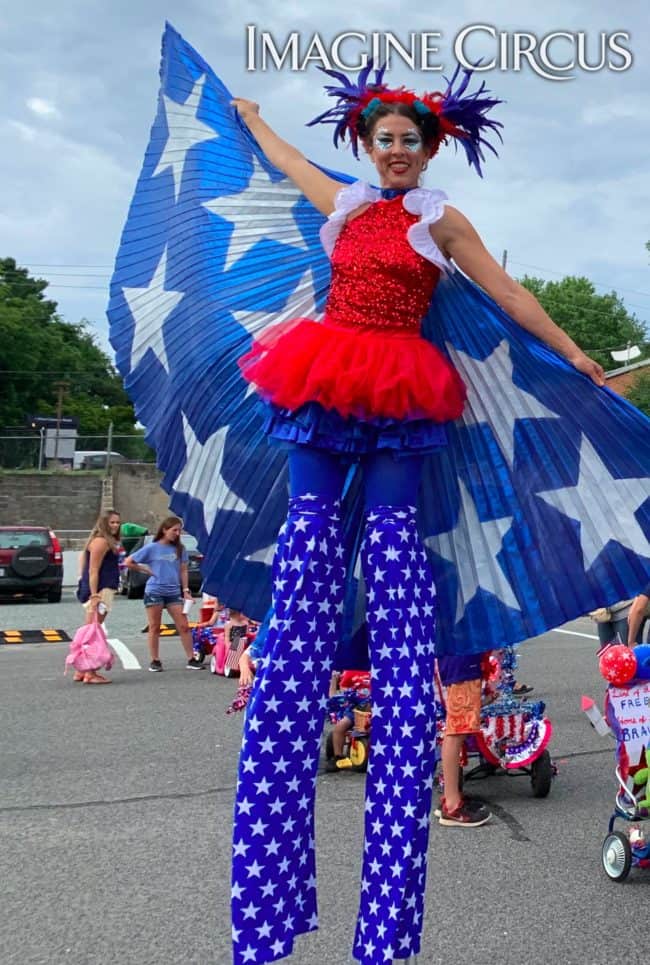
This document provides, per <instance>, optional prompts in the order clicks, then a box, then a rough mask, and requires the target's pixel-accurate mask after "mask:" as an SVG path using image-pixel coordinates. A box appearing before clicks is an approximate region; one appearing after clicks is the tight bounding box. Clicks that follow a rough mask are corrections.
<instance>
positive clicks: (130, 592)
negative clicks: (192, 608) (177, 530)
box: [120, 533, 203, 600]
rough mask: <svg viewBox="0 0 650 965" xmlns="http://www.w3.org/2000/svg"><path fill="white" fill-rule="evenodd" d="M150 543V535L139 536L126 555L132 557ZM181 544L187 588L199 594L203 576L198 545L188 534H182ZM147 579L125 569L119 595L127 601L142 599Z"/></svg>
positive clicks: (151, 539)
mask: <svg viewBox="0 0 650 965" xmlns="http://www.w3.org/2000/svg"><path fill="white" fill-rule="evenodd" d="M151 542H153V536H152V535H151V534H150V533H148V534H147V535H146V536H141V537H140V539H139V540H138V541H137V543H136V544H135V545H134V546H133V548H132V549H131V550H129V553H128V555H129V556H132V555H133V553H135V552H136V550H139V549H140V548H141V547H142V546H145V545H146V544H147V543H151ZM181 542H182V544H183V546H184V547H185V549H186V550H187V555H188V557H189V558H188V561H187V576H188V586H189V588H190V590H191V591H192V593H194V594H197V593H200V591H201V584H202V583H203V576H202V574H201V561H202V559H203V553H201V552H200V551H199V547H198V543H197V542H196V540H195V538H194V537H193V536H190V534H189V533H183V535H182V536H181ZM147 579H148V577H147V574H146V573H140V572H139V571H138V570H129V569H126V568H125V569H123V570H120V593H122V594H123V595H124V596H126V597H128V598H129V600H136V599H142V597H143V596H144V585H145V583H146V582H147Z"/></svg>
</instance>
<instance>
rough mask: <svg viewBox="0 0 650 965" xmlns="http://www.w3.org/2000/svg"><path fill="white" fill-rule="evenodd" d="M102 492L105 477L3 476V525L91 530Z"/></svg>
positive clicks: (0, 521) (0, 512) (0, 479)
mask: <svg viewBox="0 0 650 965" xmlns="http://www.w3.org/2000/svg"><path fill="white" fill-rule="evenodd" d="M101 491H102V481H101V478H100V477H99V476H89V475H86V474H85V473H73V472H61V473H56V474H54V473H38V472H34V473H25V472H20V473H12V472H3V473H0V525H2V526H7V525H11V524H12V523H17V524H20V525H23V526H51V527H52V529H54V530H90V529H91V528H92V525H93V523H94V522H95V520H96V518H97V515H98V513H99V507H100V503H101Z"/></svg>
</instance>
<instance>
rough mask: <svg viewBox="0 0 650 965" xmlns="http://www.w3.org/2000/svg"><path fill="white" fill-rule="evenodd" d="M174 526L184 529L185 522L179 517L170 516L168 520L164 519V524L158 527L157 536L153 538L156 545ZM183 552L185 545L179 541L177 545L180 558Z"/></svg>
mask: <svg viewBox="0 0 650 965" xmlns="http://www.w3.org/2000/svg"><path fill="white" fill-rule="evenodd" d="M172 526H180V527H182V526H183V520H182V519H180V518H179V517H178V516H168V517H167V518H166V519H163V521H162V523H161V524H160V526H159V527H158V531H157V533H156V535H155V536H154V538H153V541H154V543H157V542H158V541H159V540H161V539H162V538H163V536H164V535H165V530H166V529H171V528H172ZM182 552H183V544H182V543H181V541H180V540H179V541H178V543H177V544H176V556H177V557H178V558H180V555H181V553H182Z"/></svg>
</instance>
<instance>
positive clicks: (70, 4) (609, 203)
mask: <svg viewBox="0 0 650 965" xmlns="http://www.w3.org/2000/svg"><path fill="white" fill-rule="evenodd" d="M396 6H397V5H396V4H395V2H394V0H391V2H390V3H388V2H385V0H374V2H373V3H372V4H371V3H369V2H367V0H361V2H360V3H359V4H357V6H356V8H355V7H352V5H350V4H349V3H348V2H343V0H328V2H326V3H325V2H318V3H316V2H313V0H311V2H310V0H302V2H300V3H298V2H297V0H285V2H283V3H282V4H281V5H280V4H278V3H270V2H268V0H219V2H216V0H168V2H166V3H165V2H160V0H128V2H127V0H83V2H82V0H59V3H54V4H52V3H51V2H50V0H26V2H25V3H24V4H12V5H8V4H7V5H6V6H5V10H6V11H7V12H5V13H2V12H0V51H1V57H0V92H1V96H2V104H3V110H2V115H1V117H0V129H1V131H2V137H1V142H2V151H1V152H0V183H1V184H2V188H3V204H2V205H1V206H0V256H2V257H4V256H11V257H14V258H15V259H16V260H17V261H18V262H19V264H21V265H23V266H25V267H27V268H29V269H30V271H32V272H33V273H34V274H36V275H39V276H41V277H44V278H47V279H48V280H50V282H51V287H50V293H51V296H52V297H53V298H55V299H56V300H57V301H58V304H59V311H60V313H61V314H62V316H63V317H64V318H65V319H66V320H68V321H78V320H80V319H81V318H85V319H87V320H88V321H89V323H90V325H91V328H92V330H93V331H94V332H95V333H96V334H97V337H98V339H99V341H100V342H101V343H102V345H104V346H106V345H107V341H106V322H105V316H104V309H105V306H106V302H107V290H108V281H109V277H110V273H111V270H112V265H113V260H114V256H115V252H116V250H117V246H118V242H119V236H120V232H121V229H122V225H123V222H124V219H125V217H126V212H127V207H128V204H129V200H130V197H131V195H132V192H133V189H134V187H135V182H136V179H137V176H138V173H139V170H140V166H141V163H142V157H143V154H144V150H145V146H146V143H147V140H148V135H149V129H150V126H151V123H152V120H153V117H154V114H155V109H156V98H157V91H158V66H159V56H160V37H161V34H162V30H163V27H164V20H165V19H168V20H169V21H170V22H171V23H172V24H173V26H174V27H175V28H176V29H177V30H178V31H179V32H180V33H181V34H182V35H183V36H184V37H185V39H186V40H187V41H188V42H189V43H191V44H192V45H193V46H194V47H196V49H197V50H198V51H199V53H200V54H201V55H202V56H203V57H204V58H205V59H206V60H207V61H208V63H210V64H211V65H212V67H213V69H214V70H215V71H216V73H217V74H218V75H219V76H220V77H221V78H222V80H223V81H224V82H225V84H226V85H227V86H228V87H229V88H230V89H231V90H232V91H233V93H237V94H240V95H242V96H248V97H252V98H254V99H256V100H258V101H260V102H261V104H262V108H263V113H264V115H265V117H266V118H267V120H269V122H270V123H271V124H273V125H274V126H276V127H277V129H278V130H279V131H280V133H282V134H283V135H284V136H285V137H286V138H287V139H288V140H291V141H293V142H294V143H295V144H296V145H297V146H298V147H300V148H301V149H302V150H303V151H304V152H305V153H306V154H307V155H308V156H309V157H311V158H312V159H313V160H317V161H319V162H320V163H322V164H325V165H327V166H329V167H332V168H335V169H338V170H342V171H345V172H347V173H350V174H355V175H358V176H360V177H367V178H371V173H372V172H371V170H370V168H369V167H368V165H367V162H366V161H361V162H357V161H355V160H354V158H353V157H352V155H351V154H350V153H349V152H348V151H338V152H337V151H335V150H334V148H333V147H332V146H331V143H330V131H329V129H328V128H320V129H318V128H317V129H313V128H311V129H307V128H305V127H304V121H306V120H308V119H310V118H311V117H313V116H314V115H315V114H317V113H319V112H320V111H321V110H323V108H324V103H325V102H324V98H323V95H322V91H321V77H320V74H319V72H318V71H317V70H316V69H315V68H314V67H313V66H311V67H310V68H309V69H307V70H304V71H298V72H291V71H289V70H287V69H286V68H285V69H283V70H281V71H276V70H268V71H266V72H262V71H261V70H259V69H258V70H255V71H248V70H247V69H246V68H247V66H248V65H247V56H246V43H245V36H246V25H247V24H251V25H254V26H255V27H256V28H257V30H258V31H259V32H261V31H268V32H269V33H271V34H272V36H273V37H274V39H275V41H276V43H277V45H278V46H281V45H282V42H283V40H284V38H285V37H286V35H287V33H288V32H289V31H298V32H299V34H300V37H301V40H303V41H306V39H307V38H309V37H311V35H312V34H313V33H314V32H317V33H318V35H319V37H320V38H321V39H322V40H323V42H324V44H325V45H330V44H331V43H332V41H333V40H334V38H335V37H337V35H339V34H341V33H342V32H344V31H360V32H363V33H366V34H369V33H370V32H371V31H376V32H378V33H379V34H385V33H386V32H387V31H392V32H393V33H394V34H395V35H396V36H397V37H398V38H399V39H401V40H402V42H408V38H409V34H410V33H415V34H421V33H422V32H425V31H430V32H439V33H441V34H442V36H441V38H440V40H439V41H438V45H439V53H438V54H437V55H435V56H434V57H432V63H439V64H442V65H444V68H445V73H448V72H450V71H451V70H453V65H454V60H453V47H454V41H455V38H456V37H457V36H458V34H459V33H460V32H461V31H462V30H463V28H465V27H468V26H477V25H486V26H493V27H494V28H495V31H496V33H497V34H504V35H505V37H504V41H503V42H504V45H505V46H506V47H508V48H511V47H512V44H513V42H514V34H515V33H516V32H520V33H521V32H527V33H530V34H533V35H534V36H535V38H536V39H537V40H538V41H539V42H541V41H542V40H543V39H544V37H547V36H548V35H549V34H551V33H554V32H557V31H565V32H566V33H567V34H568V35H569V36H568V37H565V38H559V39H557V40H555V41H553V43H552V44H550V46H549V52H550V58H551V60H552V62H553V63H554V64H555V65H557V66H559V65H561V64H565V63H567V62H568V61H569V60H570V58H571V56H573V57H575V58H577V56H578V50H579V44H580V43H581V41H580V39H579V35H581V36H582V42H583V43H584V44H585V47H586V56H587V58H588V61H589V63H591V64H592V65H595V64H597V63H598V60H599V57H600V42H601V34H605V35H606V36H609V35H611V34H613V33H615V32H616V31H625V32H626V33H628V34H629V35H630V39H629V40H628V41H626V40H623V39H622V40H621V43H622V44H623V45H624V46H626V47H628V48H629V49H630V50H631V51H632V55H633V63H632V66H631V67H630V68H629V69H627V70H622V71H618V72H617V71H614V70H612V69H608V68H605V69H601V70H593V71H588V70H586V69H584V68H580V67H579V66H576V69H575V70H573V71H572V72H571V73H572V77H573V79H571V80H564V81H558V80H549V79H544V78H542V77H540V76H539V75H538V74H537V73H536V72H535V71H534V70H533V69H532V68H531V66H529V65H527V64H526V63H524V64H523V65H522V67H521V69H520V70H515V69H514V65H513V63H512V62H511V59H510V60H508V61H506V62H504V61H503V60H502V59H501V58H500V54H499V44H498V42H497V40H495V39H493V37H492V36H491V35H490V34H489V33H488V32H486V31H480V32H479V31H474V32H473V33H471V35H470V37H469V40H468V42H467V44H466V46H465V52H466V54H467V56H469V57H470V58H472V59H476V58H478V57H483V58H484V59H485V62H486V63H487V62H489V61H491V60H492V59H493V58H496V63H495V66H494V68H493V69H490V70H489V71H487V72H486V73H484V75H483V76H484V78H485V79H486V80H487V82H488V85H489V86H490V87H491V88H492V89H493V90H494V91H495V92H496V93H497V94H498V95H499V96H500V97H502V98H504V100H506V102H507V103H505V104H504V105H502V106H501V107H500V108H499V115H498V116H499V119H500V120H502V121H503V123H504V126H505V130H504V144H503V146H502V148H501V150H500V159H499V160H498V161H497V160H495V159H492V158H489V159H488V162H487V164H486V168H485V178H484V180H483V181H481V180H480V179H479V178H478V177H477V176H476V175H475V174H474V173H473V172H472V171H470V170H469V169H468V167H467V166H466V164H465V161H464V158H463V157H462V156H461V155H460V154H459V155H457V156H454V151H453V149H447V150H446V152H443V153H442V154H441V155H440V156H439V157H438V158H436V160H435V162H434V163H433V164H432V165H430V167H429V171H428V173H427V182H426V184H427V186H429V187H440V188H442V189H443V190H445V191H446V192H447V194H448V195H449V197H450V198H451V200H452V202H453V203H454V204H455V205H456V206H457V207H458V208H460V209H461V210H462V211H463V212H464V213H465V214H466V215H467V216H468V217H469V218H470V219H471V220H472V221H473V222H474V224H475V226H476V227H477V229H478V231H479V232H480V234H481V235H482V236H483V238H484V240H485V243H486V245H487V246H488V248H489V249H490V250H491V252H492V253H493V254H494V255H495V257H497V258H499V259H500V258H501V256H502V252H503V250H504V249H507V251H508V268H509V270H510V271H511V272H512V274H514V275H516V276H520V275H522V274H524V273H529V274H535V275H537V276H539V277H543V278H546V279H549V280H555V279H559V278H561V277H563V276H564V275H567V274H572V275H573V274H580V275H586V276H587V277H588V278H590V279H591V280H592V281H593V282H594V283H595V284H596V285H597V288H598V291H600V292H607V291H611V290H615V291H616V292H617V293H618V294H619V295H620V296H621V297H622V298H623V299H624V301H625V304H626V306H627V307H628V309H629V310H630V311H632V312H634V313H635V314H636V315H637V316H638V317H639V318H640V319H642V320H644V321H645V322H650V267H649V261H650V255H648V252H647V251H646V250H645V247H644V246H645V242H646V241H647V240H649V239H650V218H649V217H648V210H649V208H650V204H649V201H650V178H649V177H648V158H649V157H650V110H649V109H648V106H647V92H648V90H649V89H650V67H649V65H648V54H647V51H648V49H650V44H649V40H650V36H649V34H650V30H649V28H648V20H647V13H646V12H645V5H644V4H642V3H641V0H627V2H624V3H623V4H620V5H616V6H614V5H612V4H611V3H610V2H604V0H573V2H572V0H563V2H558V0H546V2H545V3H544V4H540V3H539V0H535V2H532V0H519V2H517V3H514V2H513V0H510V2H505V0H493V2H492V3H491V4H489V5H488V4H486V3H485V2H484V0H481V2H478V0H456V2H455V3H454V4H450V5H449V8H453V11H454V13H453V16H452V15H450V14H449V13H445V12H443V10H442V7H441V5H439V4H433V3H432V4H427V5H422V4H418V5H417V11H416V5H415V4H413V7H412V10H411V11H410V12H408V7H407V6H404V5H402V9H403V10H405V11H407V12H403V13H402V14H400V15H399V16H398V15H397V14H396V13H395V10H396ZM487 9H489V14H488V15H486V10H487ZM424 10H426V12H423V11H424ZM542 11H543V12H542ZM486 16H487V17H488V19H486ZM343 49H344V51H345V53H346V56H349V57H350V58H352V57H353V56H355V55H358V52H359V51H360V50H361V49H366V47H365V46H364V45H362V44H360V43H359V42H354V43H353V42H349V43H348V45H347V46H346V47H344V48H343ZM606 56H607V55H606ZM609 59H610V61H611V62H612V63H614V64H615V65H617V66H620V65H622V63H623V61H622V58H621V57H620V56H615V55H614V54H611V53H610V54H609ZM540 69H541V68H540ZM565 73H566V72H565ZM387 77H388V79H389V80H390V82H391V83H395V84H402V83H403V84H406V85H407V86H410V87H414V88H416V89H418V90H421V89H429V90H435V89H438V88H440V87H441V86H443V85H444V82H443V81H442V78H441V75H440V73H439V72H433V71H432V72H428V73H423V72H420V71H415V72H412V71H410V70H409V68H408V67H407V66H406V65H404V64H400V63H396V64H395V66H394V69H393V70H392V72H391V73H390V74H389V75H387Z"/></svg>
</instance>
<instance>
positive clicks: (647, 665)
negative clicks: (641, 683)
mask: <svg viewBox="0 0 650 965" xmlns="http://www.w3.org/2000/svg"><path fill="white" fill-rule="evenodd" d="M632 653H633V654H634V656H635V657H636V675H637V677H638V678H639V679H640V680H650V644H648V643H640V644H639V645H638V647H635V648H634V649H633V651H632Z"/></svg>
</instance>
